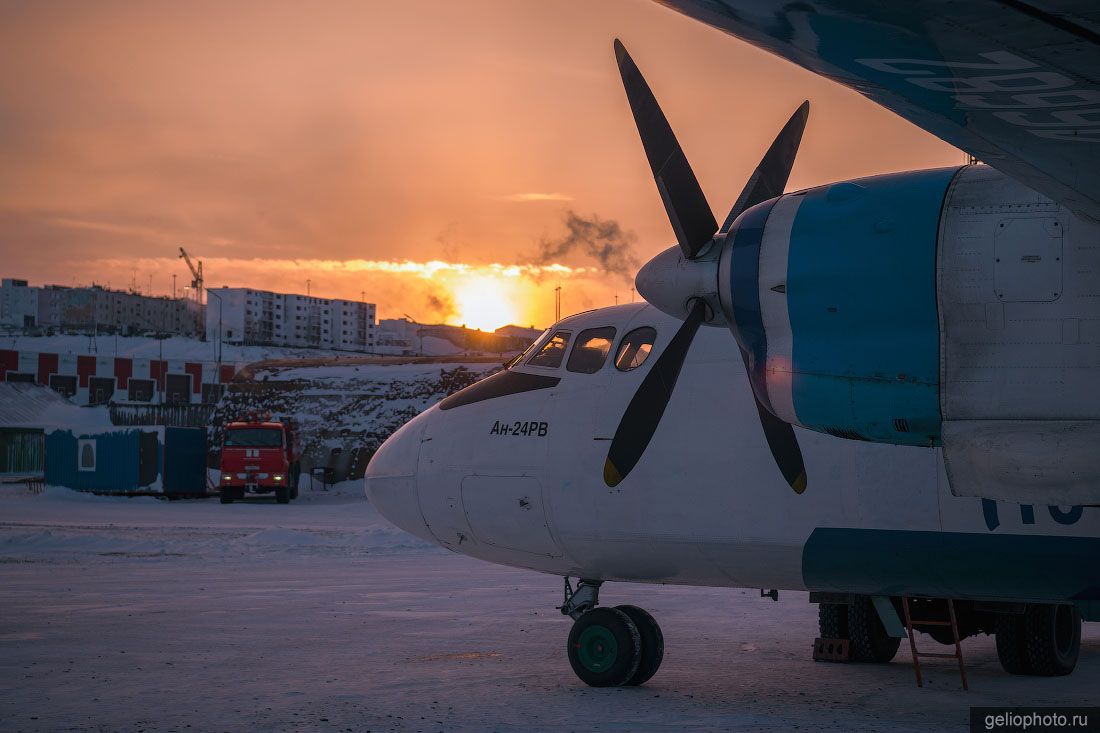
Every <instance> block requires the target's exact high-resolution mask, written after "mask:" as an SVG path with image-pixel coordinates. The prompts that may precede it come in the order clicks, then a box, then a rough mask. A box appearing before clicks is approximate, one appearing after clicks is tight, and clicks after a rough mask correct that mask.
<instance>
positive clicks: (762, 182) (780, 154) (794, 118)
mask: <svg viewBox="0 0 1100 733" xmlns="http://www.w3.org/2000/svg"><path fill="white" fill-rule="evenodd" d="M809 118H810V101H809V100H806V101H805V102H803V103H802V104H801V105H799V107H798V109H796V110H795V112H794V114H793V115H791V118H790V119H789V120H787V124H785V125H783V129H782V130H780V131H779V134H778V135H776V136H775V140H773V141H772V146H771V147H770V148H768V152H766V153H764V157H763V158H761V159H760V165H758V166H756V170H754V171H753V172H752V175H751V176H749V182H748V183H746V184H745V188H744V189H742V191H741V195H740V196H738V197H737V202H736V203H734V205H733V208H732V209H730V213H729V215H728V216H727V217H726V221H725V222H723V224H722V233H723V234H724V233H726V232H728V231H729V230H730V227H732V226H733V222H734V221H735V220H736V219H737V217H739V216H741V213H742V212H743V211H744V210H745V209H748V208H750V207H752V206H756V205H757V204H758V203H760V202H761V201H767V200H768V199H772V198H775V197H776V196H779V195H781V194H782V193H783V189H784V188H786V187H787V179H788V178H790V177H791V168H793V167H794V159H795V156H796V155H798V146H799V144H800V143H801V142H802V133H803V131H805V129H806V120H808V119H809Z"/></svg>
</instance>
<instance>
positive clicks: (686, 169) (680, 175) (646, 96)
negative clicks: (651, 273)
mask: <svg viewBox="0 0 1100 733" xmlns="http://www.w3.org/2000/svg"><path fill="white" fill-rule="evenodd" d="M615 58H616V60H617V61H618V64H619V74H620V76H622V78H623V87H625V88H626V96H627V99H629V100H630V110H631V112H633V113H634V123H635V124H636V125H637V126H638V134H639V135H640V136H641V138H642V146H643V147H644V148H645V154H646V157H647V158H649V167H650V169H651V170H652V171H653V178H654V180H656V182H657V189H658V190H659V191H660V192H661V200H662V201H664V204H665V211H666V212H668V220H669V221H670V222H671V223H672V229H673V231H674V232H676V241H677V242H679V243H680V249H681V250H683V253H684V256H685V257H686V258H688V259H689V260H690V259H694V258H695V256H696V255H698V254H699V250H701V249H702V248H703V247H704V246H705V245H706V244H707V242H709V241H710V240H711V239H713V238H714V235H715V233H717V231H718V222H717V221H716V220H715V218H714V212H712V211H711V209H710V204H708V203H707V198H706V196H704V195H703V189H702V188H700V187H699V181H698V180H697V179H696V178H695V173H694V172H692V170H691V165H690V164H689V163H688V160H687V156H685V155H684V151H683V149H682V148H681V147H680V143H678V142H677V141H676V135H675V134H673V132H672V127H671V126H669V124H668V120H667V119H665V115H664V113H663V112H661V108H660V106H659V105H658V104H657V99H656V98H655V97H654V96H653V92H652V91H651V90H650V88H649V85H648V84H646V81H645V78H643V77H642V72H641V71H639V70H638V67H637V65H636V64H635V63H634V59H632V58H630V54H628V53H627V52H626V48H625V47H624V46H623V44H622V42H621V41H619V39H617V38H616V39H615ZM784 180H786V179H784Z"/></svg>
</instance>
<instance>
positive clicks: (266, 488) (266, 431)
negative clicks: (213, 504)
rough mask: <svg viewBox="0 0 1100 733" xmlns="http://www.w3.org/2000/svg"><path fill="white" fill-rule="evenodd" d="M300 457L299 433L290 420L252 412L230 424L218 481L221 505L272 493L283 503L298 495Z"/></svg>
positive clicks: (226, 431)
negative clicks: (278, 420) (276, 419)
mask: <svg viewBox="0 0 1100 733" xmlns="http://www.w3.org/2000/svg"><path fill="white" fill-rule="evenodd" d="M300 458H301V453H300V449H299V446H298V433H297V431H296V430H294V426H293V425H292V424H291V423H290V422H276V421H273V420H272V419H271V416H270V415H263V416H258V415H250V416H248V417H247V418H246V419H244V420H240V421H237V422H231V423H228V424H227V425H226V426H225V431H224V435H223V437H222V461H221V480H220V481H219V482H218V489H219V495H220V496H221V502H222V504H232V503H233V501H234V500H235V499H243V498H245V497H246V496H249V495H252V496H256V495H260V494H271V493H272V492H274V494H275V499H276V500H277V501H278V502H279V503H280V504H286V503H287V502H289V501H290V500H291V499H296V498H298V476H299V474H300V473H301V464H300V463H299V459H300Z"/></svg>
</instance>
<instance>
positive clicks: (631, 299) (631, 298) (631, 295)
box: [630, 285, 634, 303]
mask: <svg viewBox="0 0 1100 733" xmlns="http://www.w3.org/2000/svg"><path fill="white" fill-rule="evenodd" d="M630 302H631V303H633V302H634V286H633V285H631V286H630Z"/></svg>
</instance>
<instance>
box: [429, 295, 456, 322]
mask: <svg viewBox="0 0 1100 733" xmlns="http://www.w3.org/2000/svg"><path fill="white" fill-rule="evenodd" d="M426 305H427V306H428V310H429V311H430V312H431V313H433V314H435V315H438V316H439V317H440V318H441V319H444V320H446V319H447V318H449V317H450V316H451V315H453V314H455V313H456V311H455V302H454V299H453V298H452V297H451V296H450V295H447V294H446V293H441V294H439V295H436V294H433V293H429V294H428V299H427V302H426Z"/></svg>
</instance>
